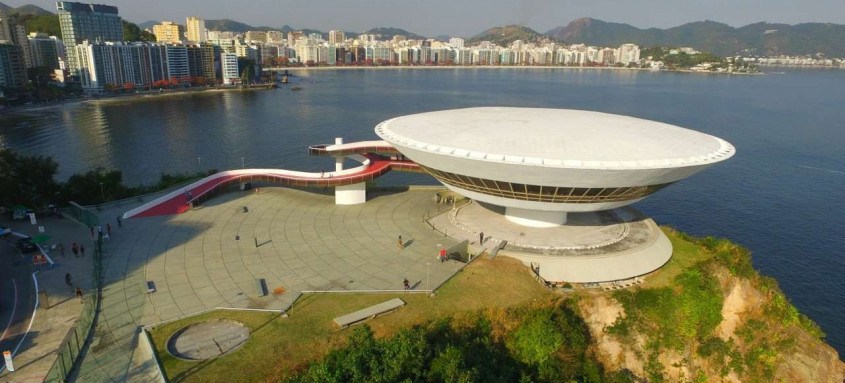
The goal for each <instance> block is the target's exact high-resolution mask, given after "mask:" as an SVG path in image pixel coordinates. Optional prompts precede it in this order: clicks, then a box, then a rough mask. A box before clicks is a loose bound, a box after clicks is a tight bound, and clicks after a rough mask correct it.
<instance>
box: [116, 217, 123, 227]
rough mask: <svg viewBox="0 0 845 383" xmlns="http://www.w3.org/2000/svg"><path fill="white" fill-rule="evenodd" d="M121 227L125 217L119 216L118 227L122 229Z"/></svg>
mask: <svg viewBox="0 0 845 383" xmlns="http://www.w3.org/2000/svg"><path fill="white" fill-rule="evenodd" d="M121 227H123V219H122V218H120V216H117V228H118V229H120V228H121Z"/></svg>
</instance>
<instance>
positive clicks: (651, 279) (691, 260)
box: [642, 226, 713, 288]
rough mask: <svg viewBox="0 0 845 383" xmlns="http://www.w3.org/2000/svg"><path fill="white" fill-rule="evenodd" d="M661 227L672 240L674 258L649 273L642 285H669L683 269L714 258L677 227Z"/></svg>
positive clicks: (647, 286) (649, 286) (651, 286)
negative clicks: (688, 239) (685, 237)
mask: <svg viewBox="0 0 845 383" xmlns="http://www.w3.org/2000/svg"><path fill="white" fill-rule="evenodd" d="M661 229H663V233H664V234H666V236H667V237H669V241H671V242H672V258H670V259H669V262H666V264H665V265H663V267H661V268H660V269H659V270H657V271H656V272H654V273H651V274H650V275H648V276H647V277H646V278H645V282H643V284H642V287H646V288H653V287H663V286H669V285H671V284H672V282H673V281H674V280H675V277H677V276H678V275H679V274H681V272H682V271H684V270H686V269H688V268H689V267H690V266H692V265H694V264H696V263H698V262H701V261H705V260H708V259H710V258H713V253H711V252H709V251H707V249H705V248H704V247H702V246H699V245H697V244H695V243H692V242H689V241H687V240H685V239H684V238H683V234H682V233H680V232H678V231H676V230H675V229H672V228H669V227H665V226H664V227H662V228H661Z"/></svg>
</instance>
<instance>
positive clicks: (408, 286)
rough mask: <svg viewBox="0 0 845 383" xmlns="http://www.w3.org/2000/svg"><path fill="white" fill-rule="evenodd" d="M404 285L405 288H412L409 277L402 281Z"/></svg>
mask: <svg viewBox="0 0 845 383" xmlns="http://www.w3.org/2000/svg"><path fill="white" fill-rule="evenodd" d="M402 286H405V290H410V289H411V282H409V281H408V278H405V280H404V281H402Z"/></svg>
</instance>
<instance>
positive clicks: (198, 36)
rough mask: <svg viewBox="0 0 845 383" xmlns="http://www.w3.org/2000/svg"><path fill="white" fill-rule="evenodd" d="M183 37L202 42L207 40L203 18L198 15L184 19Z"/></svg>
mask: <svg viewBox="0 0 845 383" xmlns="http://www.w3.org/2000/svg"><path fill="white" fill-rule="evenodd" d="M185 24H186V27H185V38H186V39H187V40H188V41H191V42H195V43H204V42H206V40H207V35H206V30H205V20H203V19H201V18H199V17H194V16H191V17H188V18H187V19H186V22H185Z"/></svg>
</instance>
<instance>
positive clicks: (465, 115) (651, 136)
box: [376, 107, 735, 169]
mask: <svg viewBox="0 0 845 383" xmlns="http://www.w3.org/2000/svg"><path fill="white" fill-rule="evenodd" d="M376 134H378V135H379V136H380V137H381V138H383V139H384V140H386V141H388V142H390V143H391V144H393V145H395V146H398V147H402V146H404V147H409V148H413V149H416V150H421V151H426V152H431V153H436V154H441V155H446V156H455V157H462V158H468V159H475V160H480V161H493V162H505V163H523V164H526V165H534V166H544V167H565V168H591V169H637V168H666V167H683V166H691V165H703V164H711V163H715V162H719V161H722V160H725V159H727V158H729V157H731V156H732V155H733V154H734V153H735V149H734V147H733V146H732V145H731V144H730V143H728V142H726V141H724V140H722V139H720V138H717V137H713V136H710V135H708V134H704V133H700V132H696V131H693V130H689V129H684V128H681V127H678V126H674V125H669V124H664V123H660V122H655V121H649V120H644V119H640V118H634V117H628V116H621V115H615V114H608V113H599V112H590V111H583V110H571V109H540V108H509V107H482V108H468V109H454V110H444V111H436V112H428V113H420V114H413V115H408V116H402V117H397V118H394V119H390V120H387V121H384V122H382V123H380V124H379V125H378V126H376Z"/></svg>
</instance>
